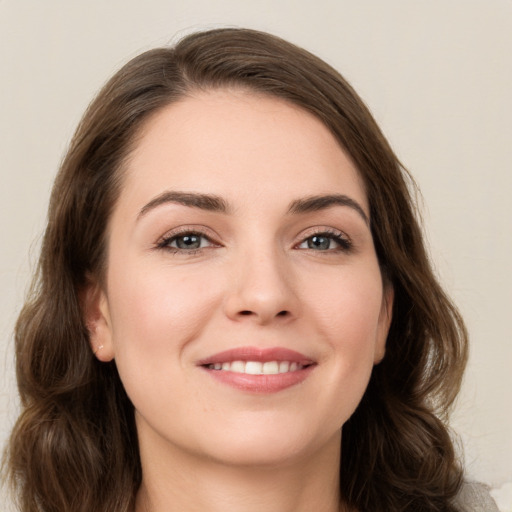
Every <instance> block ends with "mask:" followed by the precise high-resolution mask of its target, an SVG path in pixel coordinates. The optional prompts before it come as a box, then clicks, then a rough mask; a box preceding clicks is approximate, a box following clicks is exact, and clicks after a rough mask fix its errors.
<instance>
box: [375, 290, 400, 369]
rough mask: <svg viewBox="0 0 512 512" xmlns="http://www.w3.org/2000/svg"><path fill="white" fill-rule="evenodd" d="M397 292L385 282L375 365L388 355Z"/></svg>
mask: <svg viewBox="0 0 512 512" xmlns="http://www.w3.org/2000/svg"><path fill="white" fill-rule="evenodd" d="M394 298H395V290H394V288H393V286H392V285H391V283H386V282H384V290H383V293H382V306H381V310H380V314H379V323H378V327H377V339H376V343H375V355H374V359H373V363H374V364H379V363H380V362H381V361H382V360H383V359H384V356H385V354H386V341H387V339H388V332H389V327H390V326H391V320H392V318H393V301H394Z"/></svg>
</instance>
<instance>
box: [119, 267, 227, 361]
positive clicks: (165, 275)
mask: <svg viewBox="0 0 512 512" xmlns="http://www.w3.org/2000/svg"><path fill="white" fill-rule="evenodd" d="M130 270H131V272H130V273H128V272H127V273H124V272H116V273H115V274H114V273H113V274H112V277H111V279H110V280H109V287H110V288H109V289H110V290H112V293H111V294H110V295H109V302H110V306H111V321H112V331H113V339H114V346H115V358H116V361H117V363H118V365H121V364H123V363H124V362H126V363H130V362H133V361H137V364H138V365H139V366H141V365H144V364H145V363H146V362H147V365H148V366H151V367H152V368H155V364H158V363H161V364H163V361H164V360H165V357H166V356H167V361H169V357H168V356H170V355H172V356H173V357H172V361H173V362H174V363H176V362H179V360H180V354H181V352H182V350H183V349H184V347H186V346H187V344H188V343H189V342H190V341H191V340H193V339H194V338H196V337H197V335H198V333H199V332H200V331H201V329H202V327H203V326H204V324H205V322H207V321H208V319H209V317H210V315H211V314H212V312H213V309H214V305H215V304H216V302H217V301H216V295H218V294H216V292H215V290H216V288H217V287H216V286H215V282H213V281H212V280H213V279H214V277H213V276H211V279H209V280H208V281H207V282H208V283H209V285H208V286H205V285H204V283H205V279H204V278H205V276H204V275H203V274H201V276H199V275H198V273H197V275H194V274H193V273H192V274H191V273H186V272H180V271H179V269H178V270H177V269H172V270H171V269H169V267H167V268H166V267H165V265H163V266H162V265H161V264H160V265H153V266H148V267H146V268H145V269H144V271H143V272H140V273H137V272H135V271H134V270H133V267H132V268H131V269H130ZM125 275H130V278H129V279H126V278H125V277H124V276H125ZM177 356H178V357H177Z"/></svg>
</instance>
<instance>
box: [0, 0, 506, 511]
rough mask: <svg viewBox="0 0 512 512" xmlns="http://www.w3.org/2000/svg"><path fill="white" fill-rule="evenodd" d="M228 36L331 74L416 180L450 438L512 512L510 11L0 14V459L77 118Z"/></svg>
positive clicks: (192, 1)
mask: <svg viewBox="0 0 512 512" xmlns="http://www.w3.org/2000/svg"><path fill="white" fill-rule="evenodd" d="M226 24H227V25H236V26H248V27H252V28H257V29H262V30H268V31H270V32H274V33H276V34H278V35H280V36H282V37H284V38H286V39H289V40H291V41H293V42H295V43H297V44H299V45H301V46H304V47H306V48H307V49H309V50H311V51H313V52H314V53H317V54H318V55H320V56H321V57H323V58H324V59H325V60H327V61H328V62H329V63H331V64H333V65H334V66H335V67H336V68H337V69H339V70H340V71H341V72H342V73H343V74H344V75H345V76H346V77H347V78H348V79H349V81H350V82H351V83H352V84H353V85H354V86H355V88H356V90H357V91H358V92H359V93H360V94H361V95H362V96H363V98H364V99H365V100H366V102H367V103H368V105H369V106H370V108H371V110H372V111H373V113H374V114H375V116H376V118H377V120H378V121H379V123H380V124H381V126H382V128H383V130H384V132H385V133H386V134H387V136H388V138H389V139H390V141H391V143H392V145H393V146H394V148H395V149H396V151H397V153H398V155H399V157H400V158H401V159H402V161H403V162H404V164H405V165H406V166H407V167H408V168H409V169H411V171H412V172H413V174H414V175H415V176H416V178H417V180H418V182H419V184H420V186H421V189H422V191H423V195H424V203H425V206H424V216H425V224H426V229H427V233H428V238H429V240H430V245H431V252H432V255H433V259H434V261H435V262H436V266H437V268H438V271H439V274H440V276H441V279H442V281H443V282H444V283H445V285H446V287H447V288H448V290H449V291H450V293H451V294H452V295H453V297H454V298H455V300H456V302H457V303H458V304H459V306H460V307H461V309H462V311H463V313H464V315H465V317H466V320H467V323H468V326H469V329H470V333H471V338H472V354H471V361H470V365H469V368H468V372H467V376H466V381H465V385H464V390H463V394H462V396H461V398H460V400H459V403H458V407H457V410H456V413H455V415H454V419H453V426H454V428H455V430H456V431H457V433H458V434H459V435H460V437H461V439H462V442H463V444H464V447H465V454H466V455H465V457H466V466H467V471H468V475H469V476H470V477H471V478H473V479H478V480H480V481H483V482H485V483H487V484H489V485H491V486H492V487H493V488H495V489H496V492H495V495H496V496H497V497H498V499H499V500H500V506H501V508H502V510H507V511H509V510H512V500H511V496H508V497H507V492H508V491H507V489H508V488H510V487H512V406H511V404H512V398H511V395H512V335H511V334H512V328H511V319H512V272H511V264H512V226H511V224H512V222H511V220H512V200H511V197H510V196H511V192H512V172H511V165H512V164H511V162H512V93H511V91H512V59H511V54H512V0H479V1H477V0H459V1H455V0H430V1H426V0H425V1H419V0H418V1H415V0H366V1H364V0H361V1H358V2H354V1H348V0H347V1H345V0H315V1H311V0H281V1H280V0H257V1H256V0H254V1H247V0H244V1H241V0H238V1H236V0H187V1H185V0H182V1H173V0H150V1H144V2H142V1H140V2H137V1H135V0H116V1H109V2H107V1H104V0H88V1H87V2H74V1H69V0H44V1H39V0H0V78H1V80H0V159H1V160H0V173H1V175H0V178H1V186H0V247H1V251H0V290H1V293H0V385H1V388H0V390H1V394H0V443H1V444H2V445H3V444H4V442H5V439H6V437H7V433H8V431H9V428H10V426H11V425H12V423H13V421H14V420H15V417H16V408H17V399H16V392H15V385H14V373H13V355H12V336H11V333H12V328H13V323H14V321H15V318H16V315H17V312H18V310H19V308H20V306H21V304H22V299H23V295H24V292H25V290H26V287H27V283H28V280H29V276H30V269H31V268H33V265H34V261H35V259H36V256H37V251H38V244H39V238H40V234H41V231H42V229H43V226H44V217H45V212H46V206H47V200H48V195H49V190H50V186H51V182H52V179H53V177H54V174H55V172H56V169H57V166H58V163H59V160H60V158H61V156H62V154H63V152H64V150H65V147H66V144H67V141H69V138H70V136H71V133H72V131H73V129H74V127H75V125H76V123H77V122H78V119H79V117H80V115H81V113H82V112H83V110H84V108H85V106H86V105H87V103H88V102H89V101H90V99H91V98H92V96H93V94H94V92H95V91H97V90H98V88H99V87H100V86H101V84H102V83H103V81H104V80H105V79H106V78H107V77H109V76H110V75H111V74H112V72H113V71H114V70H115V69H117V68H118V67H119V66H120V65H121V64H122V63H124V62H125V61H126V60H127V59H128V58H130V57H133V56H134V55H136V54H138V53H139V52H141V51H142V50H145V49H148V48H150V47H153V46H155V45H162V44H165V43H167V42H169V41H172V40H173V39H175V38H176V37H178V36H180V35H183V34H185V33H187V32H190V31H192V30H195V29H199V28H207V27H213V26H217V25H226ZM507 482H508V484H507ZM507 485H508V487H507ZM502 486H503V487H502ZM500 487H501V491H500V490H498V489H499V488H500ZM500 493H501V494H500ZM511 493H512V492H511ZM2 496H3V495H2ZM507 500H510V501H508V502H507ZM0 502H2V503H3V502H4V499H2V497H1V496H0ZM507 503H508V504H507Z"/></svg>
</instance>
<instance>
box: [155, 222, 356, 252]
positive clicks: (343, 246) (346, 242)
mask: <svg viewBox="0 0 512 512" xmlns="http://www.w3.org/2000/svg"><path fill="white" fill-rule="evenodd" d="M187 236H189V237H198V238H200V239H202V240H206V241H207V242H208V244H209V245H208V246H206V247H197V248H195V249H185V248H180V247H172V246H171V244H172V243H173V242H175V241H177V240H178V239H180V238H184V237H187ZM314 237H319V238H320V237H322V238H326V239H329V240H332V241H334V242H335V243H336V244H337V245H338V247H335V248H329V249H326V250H316V249H313V248H311V247H307V248H304V249H307V250H309V251H312V252H319V253H331V254H332V253H333V252H346V253H348V252H350V251H351V250H352V249H353V244H352V241H351V240H350V239H349V238H348V237H347V236H346V235H345V234H343V233H342V232H341V231H337V230H329V229H322V230H319V231H316V232H314V233H311V234H310V235H309V236H307V237H306V238H303V239H302V240H301V241H300V242H299V243H298V244H296V245H295V246H294V248H297V249H299V248H300V246H301V245H302V244H304V243H307V242H308V240H310V239H312V238H314ZM201 243H202V242H200V244H201ZM212 246H213V247H215V246H217V247H219V246H220V245H219V244H216V243H215V242H214V241H213V240H212V239H211V238H210V237H209V236H208V235H206V234H205V233H203V232H201V231H198V230H192V229H187V228H184V229H183V230H181V231H179V232H178V233H173V234H172V235H169V236H165V237H164V238H162V239H161V240H160V241H159V242H158V243H157V245H156V248H157V249H164V250H166V251H169V252H171V253H172V254H178V253H182V254H186V255H187V256H192V255H194V254H197V253H198V252H200V251H202V250H204V249H207V248H209V247H212Z"/></svg>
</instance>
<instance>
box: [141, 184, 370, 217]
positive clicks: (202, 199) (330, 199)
mask: <svg viewBox="0 0 512 512" xmlns="http://www.w3.org/2000/svg"><path fill="white" fill-rule="evenodd" d="M166 203H177V204H182V205H184V206H190V207H192V208H199V209H201V210H206V211H210V212H219V213H230V212H231V211H232V208H231V207H230V206H229V204H228V203H227V202H226V201H225V200H224V199H223V198H222V197H220V196H217V195H214V194H200V193H197V192H179V191H171V190H169V191H166V192H163V193H162V194H160V195H158V196H156V197H155V198H154V199H152V200H151V201H150V202H149V203H147V204H146V205H145V206H144V207H143V208H142V209H141V210H140V212H139V215H138V218H140V217H142V216H143V215H145V214H146V213H148V212H149V211H151V210H153V209H155V208H157V207H158V206H160V205H162V204H166ZM332 206H348V207H349V208H352V209H353V210H355V211H356V212H357V213H358V214H359V215H360V216H361V217H362V219H363V220H364V221H365V223H366V224H367V225H369V224H370V220H369V219H368V216H367V215H366V213H365V211H364V210H363V208H362V206H361V205H360V204H359V203H358V202H357V201H355V200H354V199H352V198H351V197H349V196H346V195H343V194H328V195H317V196H309V197H304V198H301V199H296V200H294V201H292V202H291V203H290V206H289V207H288V213H292V214H301V213H309V212H318V211H321V210H326V209H328V208H331V207H332Z"/></svg>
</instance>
